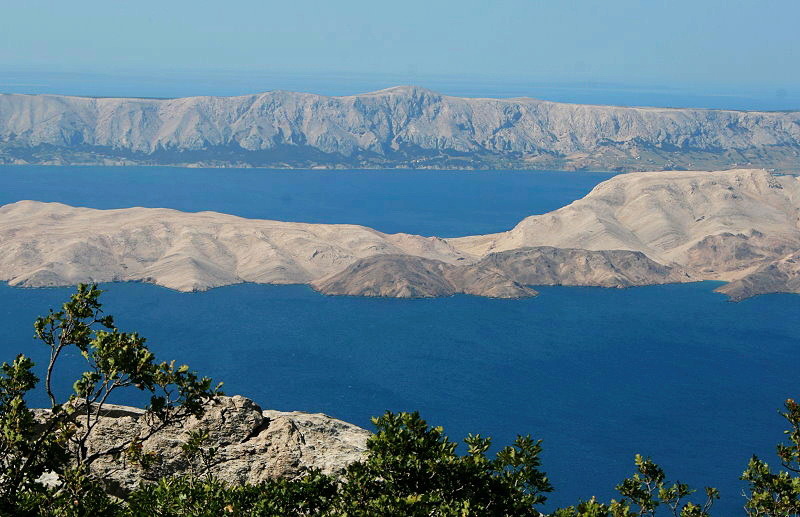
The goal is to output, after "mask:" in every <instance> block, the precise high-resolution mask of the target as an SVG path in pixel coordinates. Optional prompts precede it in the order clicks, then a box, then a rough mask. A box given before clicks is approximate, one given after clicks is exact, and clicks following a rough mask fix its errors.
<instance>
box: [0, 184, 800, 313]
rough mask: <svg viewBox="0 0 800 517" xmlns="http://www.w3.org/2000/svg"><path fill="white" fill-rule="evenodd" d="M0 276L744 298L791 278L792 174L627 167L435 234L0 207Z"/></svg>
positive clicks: (416, 291) (794, 240) (42, 281)
mask: <svg viewBox="0 0 800 517" xmlns="http://www.w3.org/2000/svg"><path fill="white" fill-rule="evenodd" d="M0 280H4V281H7V282H9V283H10V284H11V285H17V286H30V287H35V286H55V285H74V284H75V283H78V282H110V281H144V282H152V283H156V284H158V285H162V286H165V287H169V288H172V289H176V290H180V291H195V290H203V289H209V288H212V287H218V286H223V285H228V284H234V283H240V282H255V283H271V284H291V283H303V284H310V285H312V286H313V287H314V288H315V289H317V290H319V291H320V292H322V293H325V294H335V295H359V296H392V297H428V296H448V295H452V294H456V293H466V294H472V295H478V296H489V297H498V298H518V297H526V296H535V295H536V291H535V290H534V289H533V288H531V287H530V286H536V285H582V286H601V287H629V286H636V285H649V284H663V283H672V282H691V281H699V280H722V281H725V282H729V283H728V284H727V285H725V286H722V287H721V288H720V289H719V290H720V291H721V292H724V293H726V294H728V295H729V296H730V297H731V298H732V299H735V300H740V299H744V298H747V297H749V296H753V295H757V294H762V293H768V292H800V178H798V177H796V176H791V175H776V174H772V173H770V172H767V171H765V170H759V169H740V170H731V171H716V172H714V171H691V172H687V171H673V172H646V173H630V174H623V175H618V176H615V177H614V178H612V179H610V180H607V181H605V182H603V183H600V184H599V185H597V186H596V187H595V188H594V189H593V190H592V191H591V192H590V193H589V194H587V195H586V196H585V197H584V198H582V199H579V200H577V201H575V202H573V203H571V204H569V205H567V206H565V207H563V208H560V209H558V210H555V211H553V212H549V213H546V214H541V215H533V216H530V217H528V218H526V219H524V220H522V221H521V222H520V223H519V224H517V225H516V226H515V227H514V228H512V229H511V230H509V231H506V232H501V233H496V234H490V235H475V236H469V237H459V238H449V239H442V238H438V237H422V236H419V235H410V234H402V233H400V234H385V233H382V232H379V231H376V230H374V229H371V228H367V227H364V226H357V225H337V224H305V223H291V222H280V221H265V220H255V219H244V218H241V217H235V216H232V215H226V214H220V213H216V212H198V213H186V212H179V211H176V210H169V209H162V208H126V209H118V210H95V209H90V208H76V207H70V206H67V205H63V204H59V203H41V202H36V201H20V202H17V203H12V204H9V205H5V206H3V207H0Z"/></svg>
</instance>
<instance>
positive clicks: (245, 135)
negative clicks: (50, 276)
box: [0, 86, 800, 171]
mask: <svg viewBox="0 0 800 517" xmlns="http://www.w3.org/2000/svg"><path fill="white" fill-rule="evenodd" d="M0 163H10V164H26V163H39V164H55V165H58V164H78V163H83V164H106V165H125V164H144V165H158V164H162V165H208V166H238V167H252V166H264V167H288V168H293V167H308V168H314V167H318V168H336V167H347V168H384V167H385V168H464V169H481V168H498V169H513V168H521V169H546V168H556V169H568V170H584V169H594V170H619V171H632V170H658V169H676V168H684V169H685V168H691V169H703V168H705V169H722V168H732V167H739V166H742V165H748V166H757V167H765V168H775V169H779V170H787V169H792V168H796V166H797V164H798V163H800V111H793V112H767V111H733V110H708V109H697V108H658V107H620V106H603V105H583V104H569V103H558V102H552V101H544V100H538V99H530V98H516V99H493V98H464V97H455V96H448V95H442V94H440V93H437V92H434V91H432V90H428V89H425V88H420V87H416V86H396V87H392V88H387V89H384V90H378V91H375V92H369V93H364V94H357V95H348V96H336V97H329V96H323V95H318V94H313V93H296V92H289V91H271V92H264V93H259V94H250V95H242V96H235V97H215V96H195V97H185V98H176V99H136V98H109V97H107V98H91V97H73V96H60V95H29V94H0Z"/></svg>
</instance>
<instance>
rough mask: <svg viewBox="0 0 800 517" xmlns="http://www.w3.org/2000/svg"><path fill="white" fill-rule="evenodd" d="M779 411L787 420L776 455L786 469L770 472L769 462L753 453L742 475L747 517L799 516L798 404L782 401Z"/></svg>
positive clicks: (799, 423)
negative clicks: (746, 491) (746, 492)
mask: <svg viewBox="0 0 800 517" xmlns="http://www.w3.org/2000/svg"><path fill="white" fill-rule="evenodd" d="M784 408H785V411H782V412H781V413H780V414H781V416H783V418H785V419H786V421H787V422H788V423H789V429H788V430H787V431H785V433H786V435H787V436H788V438H789V443H788V444H780V445H778V458H780V460H781V464H782V465H783V467H784V468H785V469H786V470H782V471H779V472H772V469H770V467H769V465H768V464H767V463H766V462H764V461H762V460H760V459H759V458H758V457H757V456H753V457H752V458H751V459H750V462H749V464H748V465H747V470H745V471H744V473H743V474H742V479H743V480H745V481H748V482H749V484H750V487H749V488H750V494H749V496H748V497H747V503H746V504H745V510H746V511H747V515H748V516H750V517H772V516H785V517H796V516H798V515H800V404H798V403H797V402H795V401H794V400H793V399H788V400H787V401H786V402H785V403H784Z"/></svg>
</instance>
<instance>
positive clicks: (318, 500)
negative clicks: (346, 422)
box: [121, 470, 337, 517]
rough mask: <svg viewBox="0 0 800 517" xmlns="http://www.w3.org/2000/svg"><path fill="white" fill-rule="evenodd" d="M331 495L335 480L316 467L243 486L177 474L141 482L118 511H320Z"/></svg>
mask: <svg viewBox="0 0 800 517" xmlns="http://www.w3.org/2000/svg"><path fill="white" fill-rule="evenodd" d="M336 494H337V481H336V480H335V478H333V477H331V476H326V475H324V474H322V473H320V472H319V471H317V470H311V471H309V472H307V473H306V475H304V476H303V477H301V478H299V479H297V480H288V479H275V480H270V481H266V482H263V483H260V484H257V485H245V486H231V485H227V484H225V483H223V482H222V481H219V480H217V479H214V478H211V477H208V478H203V479H198V478H196V477H192V476H182V477H174V478H165V479H161V480H160V481H159V482H158V483H156V484H152V485H145V486H142V487H141V488H140V489H139V490H137V491H135V492H134V493H132V494H131V495H130V497H129V498H128V499H127V501H126V502H127V508H126V510H125V511H124V512H123V513H122V514H121V515H126V516H132V517H151V516H154V515H157V516H162V517H184V516H186V517H190V516H208V517H212V516H213V517H217V516H220V515H268V516H272V515H274V516H283V515H298V516H303V515H326V514H329V512H330V508H331V502H332V500H333V499H334V497H336Z"/></svg>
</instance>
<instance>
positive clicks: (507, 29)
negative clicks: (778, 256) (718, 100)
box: [0, 0, 800, 88]
mask: <svg viewBox="0 0 800 517" xmlns="http://www.w3.org/2000/svg"><path fill="white" fill-rule="evenodd" d="M0 1H1V2H2V4H3V5H2V15H1V17H0V67H4V68H9V67H30V68H47V69H60V70H96V71H114V70H121V69H128V70H143V69H149V70H162V69H167V70H175V69H187V70H195V71H197V70H206V69H208V70H220V69H229V70H242V71H257V72H281V73H285V72H301V73H312V74H313V73H374V74H399V75H402V76H407V77H411V78H413V77H414V76H415V75H431V74H438V75H445V76H458V77H463V76H502V77H511V78H526V79H532V80H542V81H613V82H616V83H632V84H644V83H649V84H654V83H669V84H693V83H703V84H740V85H744V84H747V85H758V84H760V85H766V86H768V87H770V88H772V87H774V88H778V87H786V86H789V87H791V86H793V85H794V84H796V83H798V81H800V66H798V65H800V62H799V61H800V60H799V59H798V53H799V52H800V50H799V49H800V30H798V28H800V27H799V25H800V2H798V1H797V0H776V1H770V0H759V1H737V0H691V1H685V0H671V1H658V0H640V1H632V0H605V1H588V0H587V1H569V0H481V1H472V0H457V1H450V0H447V1H445V0H403V1H392V2H387V1H382V0H369V1H362V0H328V1H316V0H313V1H311V0H294V1H291V0H285V1H281V2H273V1H267V0H228V1H222V0H215V1H202V0H191V1H185V0H159V1H153V0H135V1H114V0H102V1H99V0H97V1H96V0H73V1H71V2H66V1H63V0H58V1H43V0H26V1H24V2H22V1H19V2H17V1H12V0H0Z"/></svg>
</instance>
